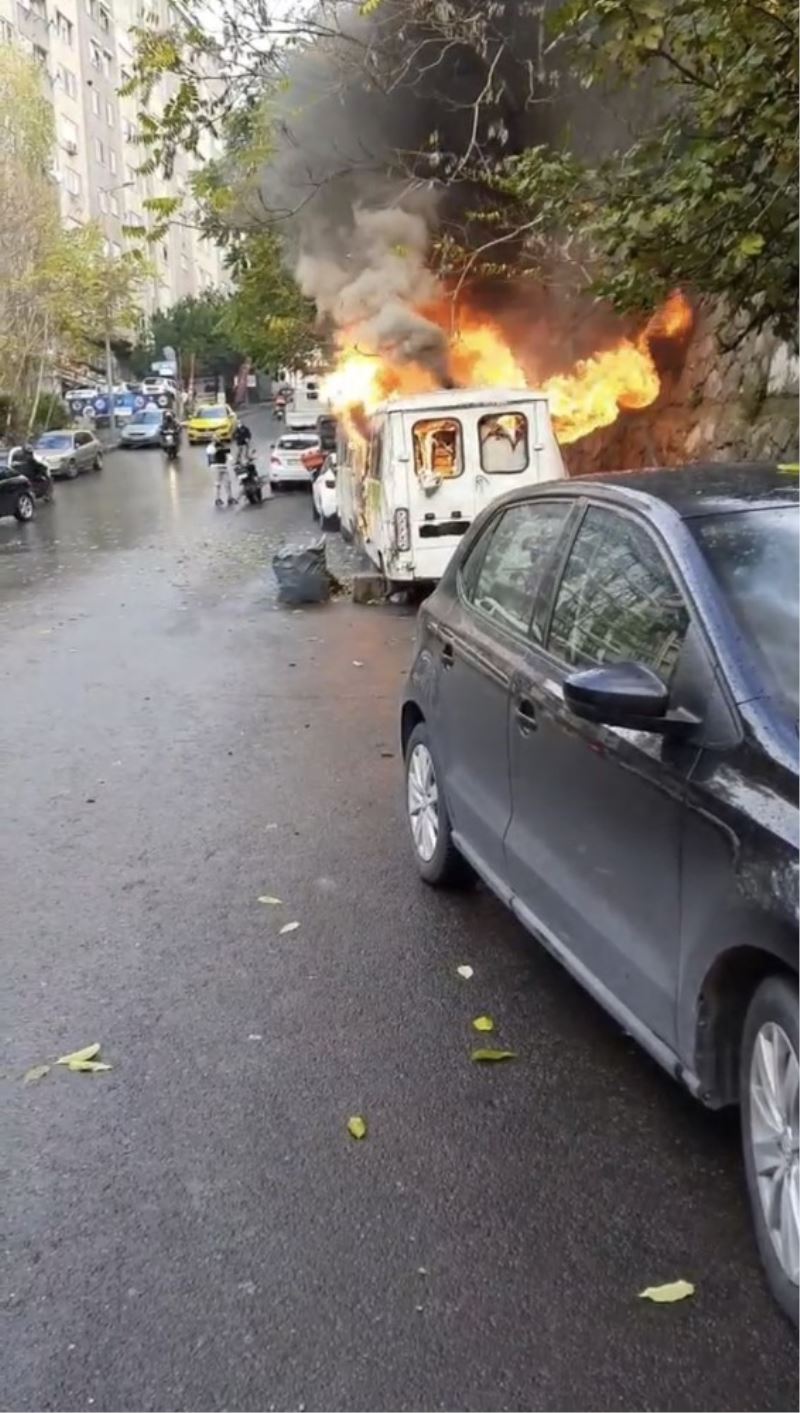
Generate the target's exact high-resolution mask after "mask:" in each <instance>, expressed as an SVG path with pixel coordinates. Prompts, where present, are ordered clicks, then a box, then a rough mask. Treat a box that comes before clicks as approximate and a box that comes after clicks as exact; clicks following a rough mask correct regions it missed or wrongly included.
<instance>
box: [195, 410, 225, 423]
mask: <svg viewBox="0 0 800 1413" xmlns="http://www.w3.org/2000/svg"><path fill="white" fill-rule="evenodd" d="M196 415H197V416H198V417H204V418H205V420H206V421H207V422H221V421H222V419H223V417H227V415H228V409H227V407H198V409H197V414H196Z"/></svg>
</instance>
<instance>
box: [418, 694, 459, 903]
mask: <svg viewBox="0 0 800 1413" xmlns="http://www.w3.org/2000/svg"><path fill="white" fill-rule="evenodd" d="M405 761H406V817H407V819H408V824H409V833H410V835H411V847H412V849H413V851H414V859H415V862H416V865H417V869H418V870H419V874H420V877H421V878H422V879H424V881H425V882H426V883H429V884H430V885H431V886H432V887H440V888H441V887H444V888H447V887H451V888H452V887H459V886H463V885H464V884H465V883H468V882H469V881H470V879H471V878H472V877H473V873H472V869H471V868H470V866H469V864H468V863H467V861H466V859H465V858H464V856H463V854H460V853H459V852H458V849H457V848H456V846H455V844H454V843H453V834H452V828H451V825H450V815H449V813H448V810H447V803H446V801H445V797H444V791H443V789H442V783H441V781H442V775H441V771H440V769H439V765H438V763H437V760H436V754H435V752H434V749H433V744H432V742H431V739H430V736H429V734H428V728H427V726H426V724H425V722H424V721H421V722H419V724H418V725H417V726H415V727H414V730H413V731H412V732H411V735H410V736H409V738H408V742H407V743H406V750H405ZM423 796H427V803H426V804H425V805H423V803H422V799H423ZM415 805H416V808H415Z"/></svg>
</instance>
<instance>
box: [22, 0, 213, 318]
mask: <svg viewBox="0 0 800 1413" xmlns="http://www.w3.org/2000/svg"><path fill="white" fill-rule="evenodd" d="M145 13H146V15H147V18H148V22H153V20H155V22H156V23H158V24H163V25H165V26H166V25H168V24H171V23H173V22H174V21H175V19H176V18H177V13H178V12H177V10H176V8H175V7H174V5H173V4H171V3H169V0H146V4H145V3H143V0H0V42H2V43H10V44H15V45H18V46H19V47H20V48H22V49H23V50H24V52H26V53H27V54H28V55H30V57H31V58H33V59H34V60H35V61H36V62H37V63H39V64H40V65H41V69H42V82H43V84H44V85H45V90H46V93H47V96H48V97H49V99H50V101H51V103H52V105H53V113H54V118H55V132H56V152H55V154H54V165H53V175H54V178H55V180H56V182H57V183H58V188H59V199H60V203H61V213H62V218H63V220H64V222H65V224H66V225H81V224H83V223H84V222H86V221H88V220H95V221H97V222H98V224H99V225H100V227H101V229H102V230H103V232H104V234H105V237H106V240H107V242H108V249H109V251H110V252H111V253H112V254H119V253H120V252H121V251H122V250H123V249H124V248H125V247H126V245H129V244H131V243H133V239H134V238H132V237H131V236H130V235H126V231H125V228H126V227H144V228H145V229H147V227H148V225H149V220H150V218H149V217H148V214H147V207H146V204H145V203H146V201H147V199H148V198H149V197H153V196H165V195H172V194H178V193H181V194H183V193H185V192H186V191H187V190H188V185H189V178H190V176H191V172H192V168H193V165H194V159H191V158H190V157H189V156H188V155H187V154H181V155H180V157H179V159H178V162H177V163H176V168H175V172H174V174H173V175H172V176H171V178H170V179H169V180H168V181H167V180H165V179H164V178H163V177H162V176H161V175H160V174H154V175H147V176H143V175H142V174H141V173H139V172H138V170H137V168H138V167H139V165H140V163H141V161H142V148H141V147H140V145H139V142H138V132H137V128H136V122H137V111H138V106H139V104H138V99H137V98H135V97H123V96H122V95H120V92H119V90H120V87H121V86H122V85H124V83H125V82H126V80H127V79H128V78H129V77H130V73H131V68H132V63H133V41H132V38H131V33H130V31H131V29H132V27H133V26H134V25H136V24H141V23H142V19H143V16H144V15H145ZM172 83H174V80H171V79H169V78H165V79H164V80H163V82H162V83H161V84H160V85H159V86H158V87H157V89H156V91H155V92H154V93H153V95H152V98H151V100H150V105H149V107H150V111H151V112H152V113H153V114H154V116H155V115H157V114H158V113H159V112H160V111H161V110H162V109H163V106H164V104H165V102H166V101H167V99H168V98H169V95H170V91H171V84H172ZM209 155H210V154H209ZM148 257H149V259H150V261H151V264H152V265H153V277H152V280H151V281H150V283H149V285H148V288H147V289H146V290H145V291H144V296H143V301H144V312H145V313H146V314H147V315H152V314H153V312H154V311H155V310H156V309H159V308H161V309H165V308H168V307H169V306H170V305H171V304H174V303H175V302H176V301H177V300H179V299H182V298H183V297H185V296H187V295H198V294H201V293H202V291H203V290H205V289H209V288H214V287H219V286H221V285H224V283H225V272H224V268H223V265H222V260H221V254H220V251H219V250H218V248H217V247H216V246H215V245H213V244H212V243H210V242H208V241H204V240H203V239H202V238H201V237H200V235H199V233H198V232H197V231H196V230H194V229H193V228H192V227H191V225H190V224H189V223H188V222H187V223H181V222H176V224H175V225H174V226H173V227H171V229H170V231H169V232H168V234H167V236H166V237H165V239H164V240H163V241H161V242H159V243H158V244H156V245H152V246H150V247H149V248H148Z"/></svg>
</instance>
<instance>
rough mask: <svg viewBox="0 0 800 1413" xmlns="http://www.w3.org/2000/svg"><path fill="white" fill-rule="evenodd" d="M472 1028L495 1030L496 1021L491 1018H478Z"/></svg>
mask: <svg viewBox="0 0 800 1413" xmlns="http://www.w3.org/2000/svg"><path fill="white" fill-rule="evenodd" d="M472 1028H473V1030H483V1031H489V1030H494V1021H493V1020H492V1018H491V1016H476V1017H475V1019H474V1021H473V1022H472Z"/></svg>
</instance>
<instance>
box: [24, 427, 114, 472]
mask: <svg viewBox="0 0 800 1413" xmlns="http://www.w3.org/2000/svg"><path fill="white" fill-rule="evenodd" d="M34 451H35V452H36V455H37V456H38V457H39V459H40V460H41V461H43V462H44V463H45V465H46V466H47V469H48V470H49V472H50V475H51V476H68V477H69V478H70V479H71V480H72V479H74V477H75V476H78V475H80V473H81V471H102V469H103V448H102V445H101V443H100V442H99V441H98V440H97V437H96V436H95V435H94V433H93V432H90V431H88V430H84V429H77V430H73V429H71V428H70V429H68V430H64V431H58V432H42V434H41V436H40V437H39V438H38V440H37V442H36V444H35V446H34Z"/></svg>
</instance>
